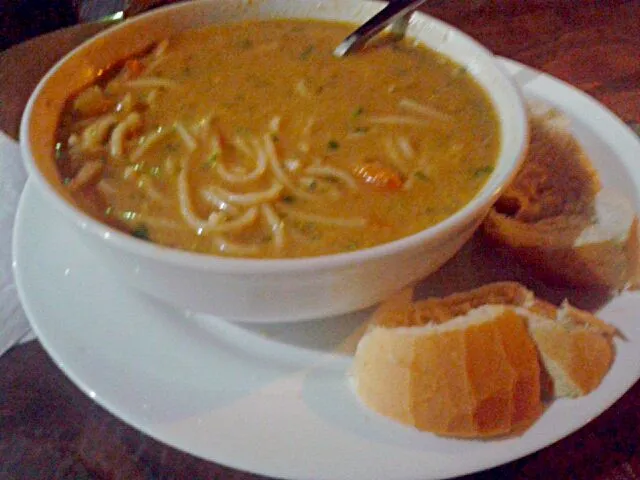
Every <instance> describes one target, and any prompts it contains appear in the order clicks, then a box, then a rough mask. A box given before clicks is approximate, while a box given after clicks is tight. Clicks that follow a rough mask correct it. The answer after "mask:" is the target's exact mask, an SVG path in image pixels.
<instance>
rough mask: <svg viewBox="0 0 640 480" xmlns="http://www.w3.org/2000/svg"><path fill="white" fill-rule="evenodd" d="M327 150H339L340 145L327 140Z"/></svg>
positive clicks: (334, 141)
mask: <svg viewBox="0 0 640 480" xmlns="http://www.w3.org/2000/svg"><path fill="white" fill-rule="evenodd" d="M327 148H328V149H329V150H337V149H338V148H340V144H339V143H338V142H337V141H336V140H329V142H328V143H327Z"/></svg>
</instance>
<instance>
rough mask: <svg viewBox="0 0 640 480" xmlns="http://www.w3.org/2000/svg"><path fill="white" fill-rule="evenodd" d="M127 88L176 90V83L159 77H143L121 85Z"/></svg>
mask: <svg viewBox="0 0 640 480" xmlns="http://www.w3.org/2000/svg"><path fill="white" fill-rule="evenodd" d="M122 85H123V86H124V87H128V88H177V87H178V85H179V84H178V83H177V82H174V81H173V80H168V79H166V78H160V77H143V78H136V79H135V80H128V81H126V82H124V83H123V84H122Z"/></svg>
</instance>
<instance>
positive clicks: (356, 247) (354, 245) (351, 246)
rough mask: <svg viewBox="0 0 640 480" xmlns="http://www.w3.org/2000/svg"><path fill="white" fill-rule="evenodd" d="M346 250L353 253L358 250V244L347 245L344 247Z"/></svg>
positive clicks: (350, 243)
mask: <svg viewBox="0 0 640 480" xmlns="http://www.w3.org/2000/svg"><path fill="white" fill-rule="evenodd" d="M344 249H345V250H346V251H348V252H352V251H354V250H357V249H358V242H355V241H352V242H349V243H347V245H346V246H345V247H344Z"/></svg>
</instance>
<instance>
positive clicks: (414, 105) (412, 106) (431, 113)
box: [399, 98, 453, 123]
mask: <svg viewBox="0 0 640 480" xmlns="http://www.w3.org/2000/svg"><path fill="white" fill-rule="evenodd" d="M399 105H400V107H402V108H405V109H407V110H411V111H413V112H415V113H420V114H422V115H425V116H427V117H431V118H432V119H434V120H436V121H438V122H447V123H448V122H451V120H453V119H452V118H451V115H448V114H446V113H444V112H441V111H440V110H436V109H435V108H433V107H428V106H427V105H423V104H422V103H418V102H416V101H415V100H411V99H409V98H403V99H402V100H400V103H399Z"/></svg>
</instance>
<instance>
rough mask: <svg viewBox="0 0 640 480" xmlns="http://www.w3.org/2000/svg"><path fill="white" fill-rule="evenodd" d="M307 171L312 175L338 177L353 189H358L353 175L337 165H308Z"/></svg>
mask: <svg viewBox="0 0 640 480" xmlns="http://www.w3.org/2000/svg"><path fill="white" fill-rule="evenodd" d="M305 172H307V173H308V174H310V175H318V176H323V177H330V178H336V179H338V180H340V181H342V183H344V184H345V185H346V186H347V187H349V188H350V189H351V190H354V191H355V190H357V189H358V185H357V184H356V181H355V180H354V179H353V177H352V176H351V175H349V174H348V173H347V172H345V171H344V170H341V169H339V168H337V167H330V166H328V165H324V166H313V165H312V166H310V167H307V168H306V170H305Z"/></svg>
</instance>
